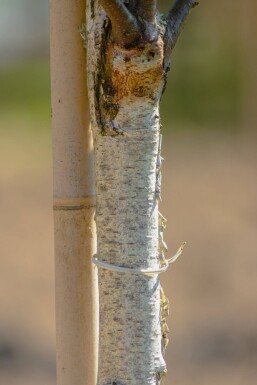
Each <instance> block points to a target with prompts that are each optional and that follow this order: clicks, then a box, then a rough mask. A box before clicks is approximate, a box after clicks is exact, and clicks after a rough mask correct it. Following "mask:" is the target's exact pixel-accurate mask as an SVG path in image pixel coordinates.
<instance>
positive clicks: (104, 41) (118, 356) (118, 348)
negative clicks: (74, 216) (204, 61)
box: [82, 0, 195, 385]
mask: <svg viewBox="0 0 257 385" xmlns="http://www.w3.org/2000/svg"><path fill="white" fill-rule="evenodd" d="M125 3H126V4H125ZM194 5H195V1H177V2H176V3H175V5H174V7H173V8H172V9H171V11H170V13H169V14H168V15H166V16H161V15H158V14H157V13H156V1H153V0H147V1H142V0H138V1H136V0H133V1H129V2H128V1H126V2H123V1H119V0H113V1H111V0H109V1H107V0H102V1H100V2H98V1H88V2H87V29H86V31H82V32H83V36H84V38H85V41H86V45H87V49H88V71H89V82H88V83H89V99H90V105H91V119H92V126H93V134H94V147H95V170H96V194H97V211H96V225H97V237H98V241H97V257H98V259H99V260H101V261H105V262H108V263H110V264H114V265H116V266H125V267H130V268H134V269H136V268H158V267H159V266H161V265H162V263H163V260H164V251H165V250H164V249H165V244H164V242H163V238H162V232H163V229H164V227H165V220H164V219H163V217H162V216H160V214H159V213H158V200H159V199H160V186H161V171H160V167H161V153H160V152H161V134H160V130H161V125H160V115H159V105H160V99H161V96H162V93H163V90H164V87H165V82H166V75H167V72H168V70H169V62H170V53H171V50H172V48H173V47H174V44H175V42H176V40H177V36H178V34H179V32H180V30H181V27H182V25H183V23H184V20H185V18H186V15H187V14H188V12H189V10H190V9H191V8H192V7H193V6H194ZM99 297H100V339H99V372H98V385H153V384H158V383H159V382H160V379H161V377H162V376H163V374H165V372H166V365H165V361H164V359H163V353H164V347H165V346H166V343H167V332H168V329H167V325H166V322H165V317H166V315H167V300H166V298H165V296H164V294H163V292H162V291H161V287H160V279H159V276H158V274H153V275H151V276H149V275H148V276H146V275H134V274H124V273H121V272H114V271H110V270H106V269H99Z"/></svg>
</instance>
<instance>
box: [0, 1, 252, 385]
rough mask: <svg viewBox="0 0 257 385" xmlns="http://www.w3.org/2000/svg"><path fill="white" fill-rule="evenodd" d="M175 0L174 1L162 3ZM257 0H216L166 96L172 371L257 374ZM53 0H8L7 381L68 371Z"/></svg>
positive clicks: (246, 377) (2, 107) (181, 376)
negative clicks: (60, 264) (60, 300)
mask: <svg viewBox="0 0 257 385" xmlns="http://www.w3.org/2000/svg"><path fill="white" fill-rule="evenodd" d="M167 3H168V1H164V0H162V1H161V0H160V1H159V5H160V8H161V9H167ZM256 12H257V5H256V1H255V0H245V1H244V2H239V1H238V2H236V1H234V0H226V1H223V0H217V1H215V2H214V1H211V0H204V1H203V0H202V1H201V5H200V6H199V7H198V8H197V9H196V10H194V12H193V13H192V15H191V16H190V19H189V21H188V23H187V26H186V28H185V31H184V33H183V35H182V37H181V38H180V40H179V43H178V45H177V47H176V49H175V51H174V54H173V60H172V70H171V72H170V78H169V84H168V89H167V91H166V94H165V96H164V98H163V102H162V122H163V135H164V140H163V143H164V144H163V146H164V149H163V155H164V158H165V162H164V166H163V192H162V200H163V203H162V205H161V211H162V213H163V214H164V215H165V216H166V217H167V219H168V227H167V230H166V234H165V239H166V241H167V243H168V245H169V249H170V254H172V253H173V252H174V251H175V250H176V249H177V248H178V247H179V245H180V244H181V242H182V241H187V247H186V249H185V252H184V254H183V256H182V257H180V259H179V260H178V262H177V263H176V264H174V265H172V268H171V269H170V271H169V273H167V274H165V275H164V276H163V278H162V279H163V286H164V288H165V291H166V295H167V296H168V297H169V299H170V306H171V315H170V317H169V321H168V322H169V326H170V344H169V347H168V351H167V356H166V359H167V363H168V369H169V373H168V376H167V377H166V379H165V380H164V381H163V383H164V384H167V385H168V384H176V385H182V384H183V385H189V384H190V385H194V384H195V385H196V384H197V385H214V384H215V385H217V384H219V385H223V384H224V385H232V384H233V385H239V384H254V383H257V301H256V299H257V279H256V278H257V234H256V228H257V200H256V195H257V179H256V170H257V152H256V144H257V136H256V117H257V112H256V98H257V87H256V85H257V81H256V65H257V58H256V56H257V50H256V32H257V27H256V15H257V13H256ZM48 19H49V18H48V1H47V0H19V1H18V0H0V208H1V209H0V210H1V211H0V213H1V214H0V383H1V385H17V384H19V385H25V384H26V385H30V384H35V383H36V384H37V385H41V384H42V385H43V384H45V385H53V384H55V330H54V329H55V325H54V255H53V221H52V169H51V167H52V159H51V157H52V155H51V118H50V111H51V108H50V72H49V71H50V70H49V20H48Z"/></svg>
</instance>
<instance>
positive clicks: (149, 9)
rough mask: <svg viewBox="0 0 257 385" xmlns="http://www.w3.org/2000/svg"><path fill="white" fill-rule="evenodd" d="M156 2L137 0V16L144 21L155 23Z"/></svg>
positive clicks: (154, 0) (153, 0)
mask: <svg viewBox="0 0 257 385" xmlns="http://www.w3.org/2000/svg"><path fill="white" fill-rule="evenodd" d="M156 8H157V0H138V15H139V16H140V17H141V18H143V19H144V20H145V21H148V22H152V23H156Z"/></svg>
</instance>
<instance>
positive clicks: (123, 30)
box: [100, 0, 141, 45]
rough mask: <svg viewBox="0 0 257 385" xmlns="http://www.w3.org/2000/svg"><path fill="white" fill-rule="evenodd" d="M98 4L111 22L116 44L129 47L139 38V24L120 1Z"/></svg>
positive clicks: (101, 0) (109, 0) (106, 1)
mask: <svg viewBox="0 0 257 385" xmlns="http://www.w3.org/2000/svg"><path fill="white" fill-rule="evenodd" d="M100 4H101V5H102V7H103V8H104V10H105V12H106V13H107V15H108V17H109V18H110V20H111V23H112V33H113V37H114V39H115V42H116V43H117V44H120V45H130V44H132V43H133V42H135V41H136V40H137V39H138V38H139V37H140V35H141V31H140V26H139V23H138V22H137V20H136V18H135V17H134V16H133V15H132V14H131V12H130V11H129V10H128V8H127V7H126V5H125V4H124V3H123V2H122V1H121V0H100Z"/></svg>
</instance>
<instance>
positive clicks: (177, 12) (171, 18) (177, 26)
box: [166, 0, 199, 52]
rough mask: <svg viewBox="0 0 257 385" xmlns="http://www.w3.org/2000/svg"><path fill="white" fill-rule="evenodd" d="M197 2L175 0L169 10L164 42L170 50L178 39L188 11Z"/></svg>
mask: <svg viewBox="0 0 257 385" xmlns="http://www.w3.org/2000/svg"><path fill="white" fill-rule="evenodd" d="M198 4H199V3H198V1H196V0H177V1H176V2H175V4H174V5H173V7H172V8H171V10H170V11H169V13H168V24H167V31H166V44H167V46H168V48H169V51H170V52H171V51H172V49H173V48H174V46H175V44H176V42H177V40H178V37H179V35H180V33H181V31H182V29H183V26H184V24H185V21H186V18H187V16H188V14H189V12H190V11H191V9H192V8H194V7H195V6H197V5H198Z"/></svg>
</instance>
